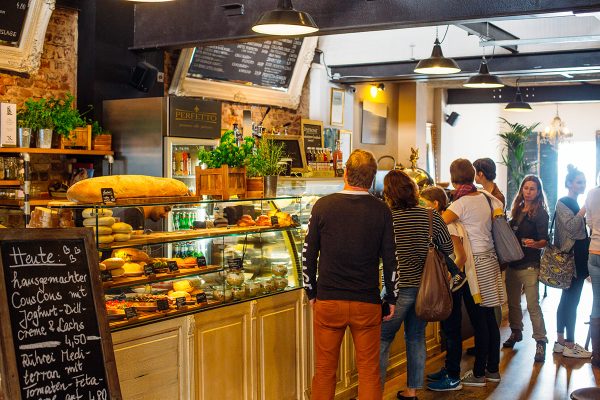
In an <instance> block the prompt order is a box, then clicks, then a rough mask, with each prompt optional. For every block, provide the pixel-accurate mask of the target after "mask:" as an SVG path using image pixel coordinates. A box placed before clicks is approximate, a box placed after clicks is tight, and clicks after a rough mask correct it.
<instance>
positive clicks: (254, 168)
mask: <svg viewBox="0 0 600 400" xmlns="http://www.w3.org/2000/svg"><path fill="white" fill-rule="evenodd" d="M284 156H285V152H284V148H283V144H281V143H277V142H275V141H274V140H271V139H262V140H260V141H259V142H258V143H257V145H256V148H255V151H254V152H253V153H252V155H251V156H250V157H249V159H248V166H247V169H246V174H247V176H248V178H250V179H249V183H248V191H249V192H251V193H252V194H253V195H256V194H258V192H262V193H263V195H264V197H275V196H276V195H277V176H278V175H279V174H280V173H281V172H282V170H283V168H284V167H283V166H282V164H280V161H281V158H282V157H284ZM250 181H252V183H250ZM261 181H262V182H261ZM253 192H254V193H253ZM259 197H260V195H259Z"/></svg>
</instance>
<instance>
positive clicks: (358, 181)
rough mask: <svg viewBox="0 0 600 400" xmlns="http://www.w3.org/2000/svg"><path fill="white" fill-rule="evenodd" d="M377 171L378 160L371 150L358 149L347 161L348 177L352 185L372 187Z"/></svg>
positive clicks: (364, 187)
mask: <svg viewBox="0 0 600 400" xmlns="http://www.w3.org/2000/svg"><path fill="white" fill-rule="evenodd" d="M376 173H377V161H375V157H374V156H373V153H371V152H370V151H365V150H360V149H356V150H354V151H353V152H352V154H350V157H349V158H348V161H347V162H346V179H347V181H348V184H349V185H350V186H356V187H360V188H363V189H370V188H371V185H372V184H373V179H374V178H375V174H376Z"/></svg>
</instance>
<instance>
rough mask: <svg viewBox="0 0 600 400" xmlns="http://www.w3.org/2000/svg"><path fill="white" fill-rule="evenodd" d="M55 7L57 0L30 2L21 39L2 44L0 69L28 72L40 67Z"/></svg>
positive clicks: (35, 0)
mask: <svg viewBox="0 0 600 400" xmlns="http://www.w3.org/2000/svg"><path fill="white" fill-rule="evenodd" d="M13 4H14V3H13ZM54 8H55V0H31V1H30V2H29V5H28V8H27V15H26V17H25V23H24V24H23V27H22V31H21V35H20V38H19V40H18V41H15V42H14V43H13V44H12V45H8V44H0V69H4V70H9V71H15V72H20V73H26V74H31V73H34V72H36V71H37V70H38V69H39V67H40V60H41V58H42V52H43V50H44V38H45V36H46V29H47V28H48V22H50V16H51V15H52V11H53V10H54ZM2 43H4V42H2Z"/></svg>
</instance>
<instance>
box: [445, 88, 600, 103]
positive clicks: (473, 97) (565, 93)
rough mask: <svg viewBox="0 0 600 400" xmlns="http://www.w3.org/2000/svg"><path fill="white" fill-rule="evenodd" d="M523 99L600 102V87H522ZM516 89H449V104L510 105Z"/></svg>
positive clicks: (542, 101) (533, 100)
mask: <svg viewBox="0 0 600 400" xmlns="http://www.w3.org/2000/svg"><path fill="white" fill-rule="evenodd" d="M520 89H521V93H522V95H523V99H524V100H525V101H526V102H528V103H544V102H557V101H599V100H600V88H599V87H598V85H576V86H539V87H523V86H520ZM515 92H516V88H514V87H504V88H502V89H493V90H490V89H448V99H447V104H480V103H508V102H510V101H513V99H514V97H515Z"/></svg>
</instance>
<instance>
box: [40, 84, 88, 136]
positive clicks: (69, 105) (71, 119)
mask: <svg viewBox="0 0 600 400" xmlns="http://www.w3.org/2000/svg"><path fill="white" fill-rule="evenodd" d="M74 101H75V96H73V95H72V94H71V93H67V94H66V95H65V97H64V98H62V99H61V98H50V99H49V100H48V105H49V107H50V109H51V110H52V112H51V115H52V121H53V122H54V132H56V133H57V134H59V135H60V136H62V137H65V138H68V137H69V135H70V134H71V131H72V130H73V129H75V128H78V127H80V126H85V124H86V120H85V119H84V118H82V117H81V114H80V113H79V110H78V109H77V108H75V107H74V106H73V102H74Z"/></svg>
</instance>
